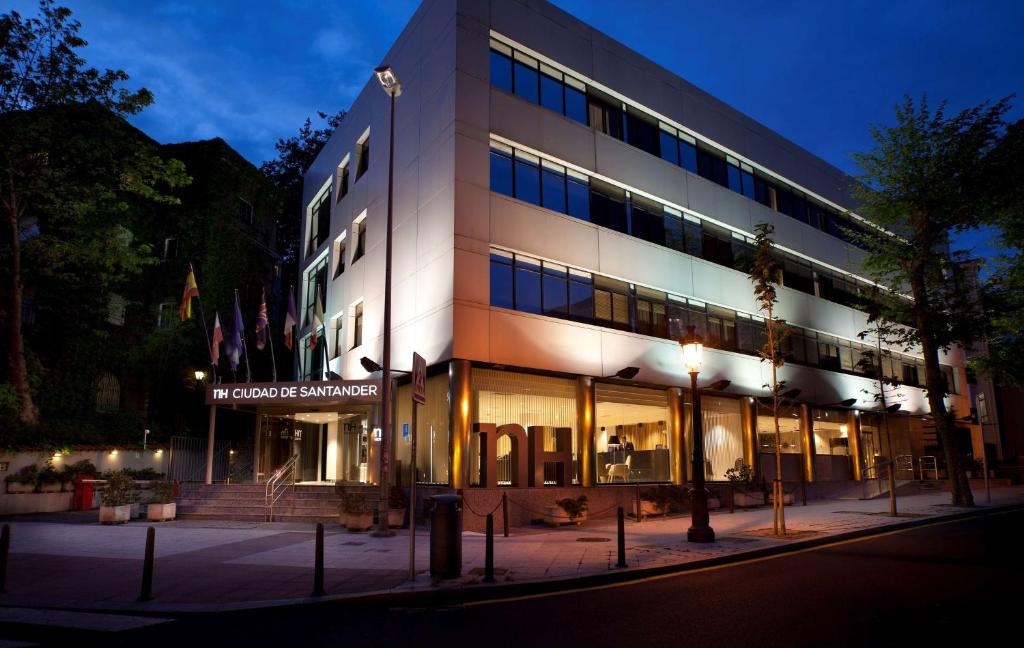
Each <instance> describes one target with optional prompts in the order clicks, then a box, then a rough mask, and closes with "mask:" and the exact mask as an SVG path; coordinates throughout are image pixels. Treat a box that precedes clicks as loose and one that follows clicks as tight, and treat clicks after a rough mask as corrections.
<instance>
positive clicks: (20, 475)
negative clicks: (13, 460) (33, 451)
mask: <svg viewBox="0 0 1024 648" xmlns="http://www.w3.org/2000/svg"><path fill="white" fill-rule="evenodd" d="M4 482H6V483H7V492H8V493H34V492H35V490H36V484H38V483H39V468H37V467H36V465H35V464H31V465H28V466H24V467H22V469H21V470H19V471H18V472H16V473H14V474H13V475H8V476H7V477H6V478H5V479H4Z"/></svg>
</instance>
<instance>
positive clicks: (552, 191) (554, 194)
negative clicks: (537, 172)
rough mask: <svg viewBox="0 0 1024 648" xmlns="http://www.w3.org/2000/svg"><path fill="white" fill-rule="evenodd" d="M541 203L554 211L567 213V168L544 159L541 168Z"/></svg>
mask: <svg viewBox="0 0 1024 648" xmlns="http://www.w3.org/2000/svg"><path fill="white" fill-rule="evenodd" d="M541 196H542V201H541V204H542V205H543V206H544V207H546V208H548V209H551V210H553V211H557V212H562V213H563V214H564V213H566V206H565V168H564V167H560V166H558V165H557V164H554V163H551V162H548V161H547V160H544V161H543V164H542V169H541Z"/></svg>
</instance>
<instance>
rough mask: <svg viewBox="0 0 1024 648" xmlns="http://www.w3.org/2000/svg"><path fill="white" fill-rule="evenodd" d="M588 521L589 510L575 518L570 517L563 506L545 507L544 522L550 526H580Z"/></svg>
mask: <svg viewBox="0 0 1024 648" xmlns="http://www.w3.org/2000/svg"><path fill="white" fill-rule="evenodd" d="M586 521H587V512H586V511H584V512H583V513H581V514H580V516H579V517H577V518H576V519H575V520H570V519H569V514H568V513H566V512H565V509H563V508H562V507H561V506H558V505H555V506H545V507H544V522H545V523H546V524H547V525H548V526H553V527H556V526H561V525H563V524H575V525H577V526H579V525H580V524H583V523H584V522H586Z"/></svg>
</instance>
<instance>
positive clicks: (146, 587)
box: [139, 527, 156, 602]
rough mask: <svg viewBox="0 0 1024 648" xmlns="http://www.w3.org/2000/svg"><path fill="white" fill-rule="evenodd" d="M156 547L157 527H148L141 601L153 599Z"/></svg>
mask: <svg viewBox="0 0 1024 648" xmlns="http://www.w3.org/2000/svg"><path fill="white" fill-rule="evenodd" d="M155 548H156V528H155V527H149V528H148V529H146V557H145V559H144V560H143V561H142V592H141V593H139V601H141V602H145V601H152V600H153V554H154V550H155Z"/></svg>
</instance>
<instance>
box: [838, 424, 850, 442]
mask: <svg viewBox="0 0 1024 648" xmlns="http://www.w3.org/2000/svg"><path fill="white" fill-rule="evenodd" d="M849 431H850V428H848V427H847V426H845V425H840V426H839V437H840V438H843V439H845V438H846V435H847V433H848V432H849Z"/></svg>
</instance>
